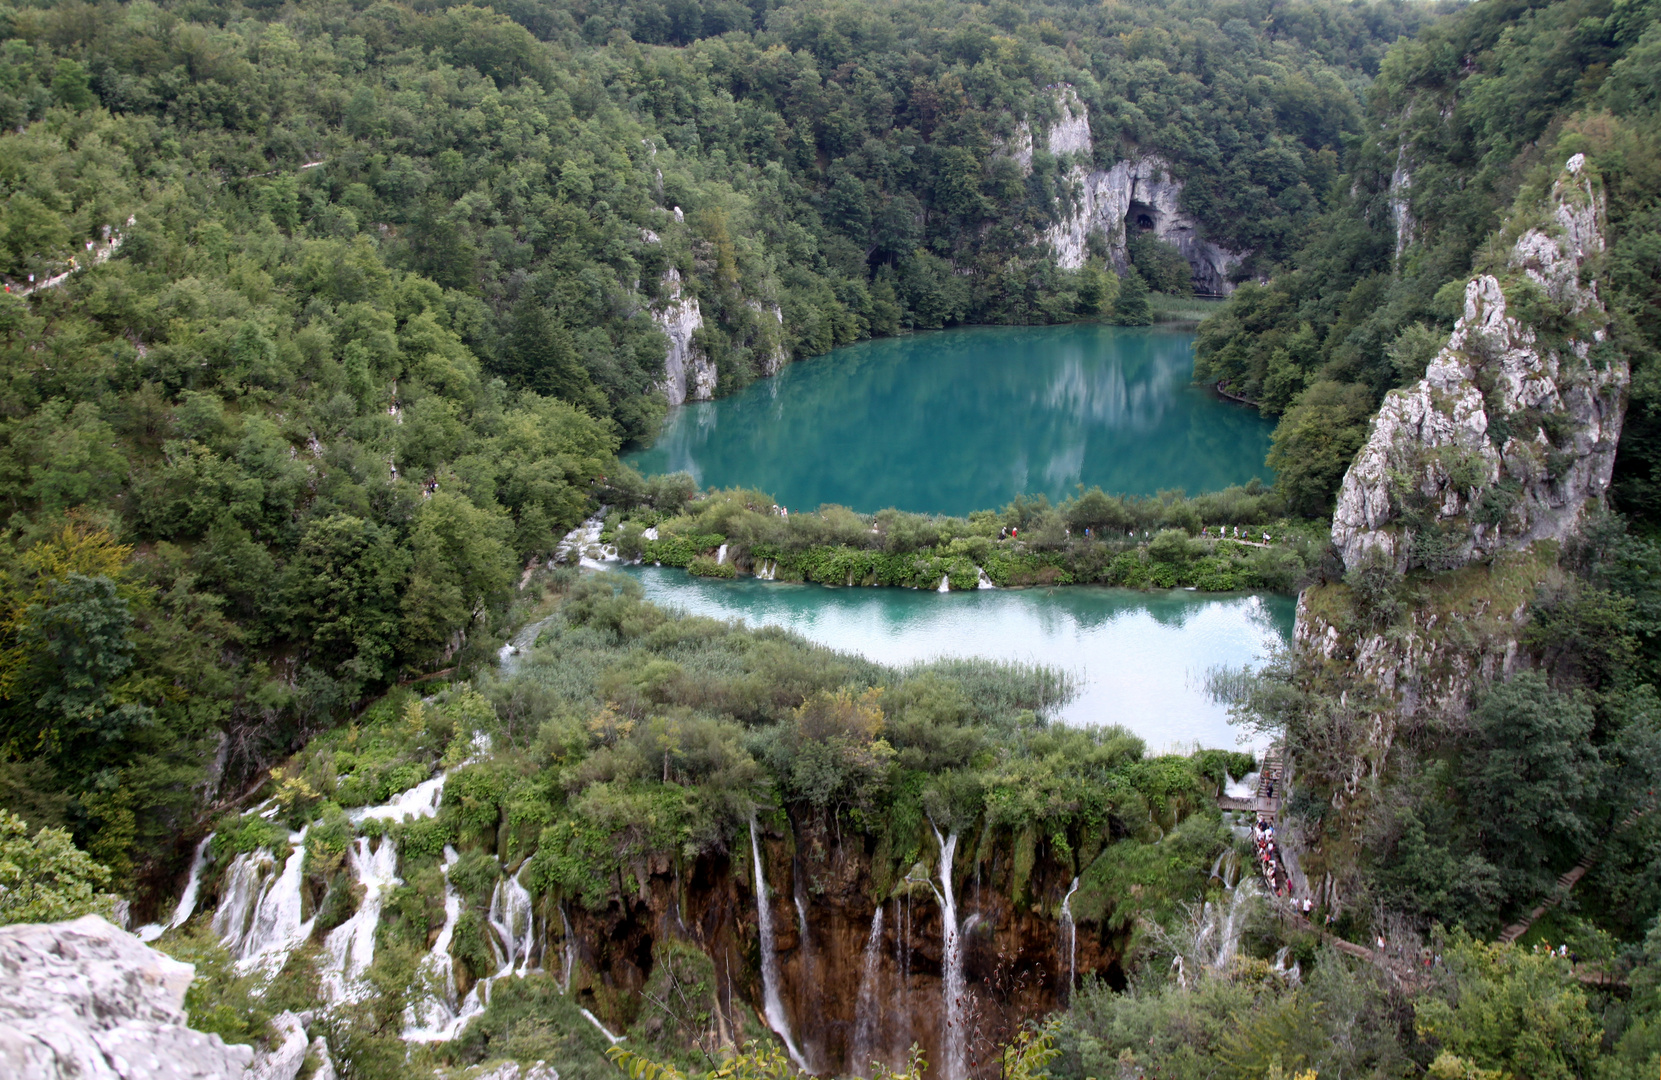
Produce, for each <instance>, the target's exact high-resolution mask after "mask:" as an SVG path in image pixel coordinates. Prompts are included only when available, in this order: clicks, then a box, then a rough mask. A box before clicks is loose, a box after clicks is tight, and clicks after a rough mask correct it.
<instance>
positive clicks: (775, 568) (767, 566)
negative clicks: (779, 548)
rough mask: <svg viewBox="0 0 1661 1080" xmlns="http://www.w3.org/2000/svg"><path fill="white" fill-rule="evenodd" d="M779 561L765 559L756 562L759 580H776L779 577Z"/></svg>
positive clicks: (757, 578)
mask: <svg viewBox="0 0 1661 1080" xmlns="http://www.w3.org/2000/svg"><path fill="white" fill-rule="evenodd" d="M778 573H779V561H778V560H777V559H763V560H761V561H760V562H758V563H756V580H757V581H774V580H776V579H777V578H778Z"/></svg>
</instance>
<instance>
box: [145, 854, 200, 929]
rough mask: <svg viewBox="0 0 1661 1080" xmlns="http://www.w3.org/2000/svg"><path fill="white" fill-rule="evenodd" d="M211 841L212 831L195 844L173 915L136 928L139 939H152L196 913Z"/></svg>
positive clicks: (178, 925)
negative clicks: (182, 890) (165, 919)
mask: <svg viewBox="0 0 1661 1080" xmlns="http://www.w3.org/2000/svg"><path fill="white" fill-rule="evenodd" d="M212 843H213V833H209V834H208V835H206V836H204V837H202V841H201V843H199V844H197V845H196V854H195V855H193V856H191V859H190V877H189V878H187V879H186V880H185V891H184V892H182V893H180V894H179V903H178V905H177V906H176V907H174V909H173V917H172V918H171V919H169V920H168V921H167V923H166V924H165V925H163V924H161V923H150V924H149V925H147V926H141V927H139V928H138V939H139V940H140V941H154V940H156V939H157V938H159V937H161V936H162V934H163V933H165V932H166V931H168V930H176V929H178V928H179V927H181V926H183V925H184V924H185V923H186V922H188V921H189V920H190V917H191V916H192V915H194V914H196V898H197V896H198V895H199V894H200V893H201V891H202V871H203V870H204V869H206V867H207V865H208V846H209V845H211V844H212Z"/></svg>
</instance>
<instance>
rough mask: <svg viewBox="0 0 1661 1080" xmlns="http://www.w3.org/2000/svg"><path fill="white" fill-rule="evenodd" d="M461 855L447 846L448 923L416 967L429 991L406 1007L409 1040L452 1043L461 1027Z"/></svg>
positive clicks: (445, 883)
mask: <svg viewBox="0 0 1661 1080" xmlns="http://www.w3.org/2000/svg"><path fill="white" fill-rule="evenodd" d="M460 857H461V856H459V855H457V854H456V849H455V848H453V847H451V846H450V845H448V844H446V845H444V862H443V864H442V865H441V866H440V867H439V869H440V870H441V871H442V872H443V874H444V926H443V928H442V929H440V930H439V932H438V937H437V938H436V939H434V941H433V947H432V948H431V949H429V950H428V951H427V955H426V956H424V957H422V958H421V966H420V967H418V968H417V969H416V978H417V979H418V980H419V981H420V983H421V984H422V985H423V986H425V988H426V989H427V990H428V991H429V994H428V996H426V997H423V998H421V999H419V1000H417V1001H412V1002H410V1004H408V1005H406V1006H405V1007H404V1039H405V1040H406V1041H407V1042H448V1041H449V1040H451V1039H453V1038H455V1036H456V1032H457V1031H458V1030H460V1029H459V1028H457V1027H456V1026H455V1023H456V966H455V961H454V960H452V959H451V958H450V942H451V941H452V940H454V939H455V936H456V920H457V919H459V918H460V917H461V894H460V893H458V892H456V887H455V886H454V885H452V884H450V868H451V867H452V866H454V865H456V860H457V859H459V858H460Z"/></svg>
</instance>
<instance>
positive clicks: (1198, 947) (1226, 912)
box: [1179, 849, 1258, 972]
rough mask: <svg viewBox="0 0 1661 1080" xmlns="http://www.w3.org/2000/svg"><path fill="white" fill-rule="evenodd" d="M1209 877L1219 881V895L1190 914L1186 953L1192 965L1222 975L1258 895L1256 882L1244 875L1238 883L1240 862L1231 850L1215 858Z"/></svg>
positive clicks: (1232, 956) (1236, 949) (1237, 947)
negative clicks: (1197, 964) (1190, 931)
mask: <svg viewBox="0 0 1661 1080" xmlns="http://www.w3.org/2000/svg"><path fill="white" fill-rule="evenodd" d="M1211 876H1212V877H1215V878H1219V879H1221V881H1222V883H1223V895H1222V897H1221V898H1220V899H1217V900H1207V901H1206V902H1205V903H1204V904H1203V905H1202V906H1201V907H1200V908H1199V910H1198V911H1197V912H1194V913H1193V915H1192V917H1191V920H1190V924H1191V926H1192V933H1191V934H1190V939H1189V947H1188V952H1189V955H1190V957H1191V958H1192V959H1193V960H1194V961H1195V962H1197V963H1199V964H1202V965H1204V966H1205V967H1207V968H1210V969H1211V970H1212V971H1214V972H1222V971H1225V970H1227V969H1228V966H1229V964H1231V963H1232V962H1233V961H1234V957H1235V954H1236V953H1238V952H1239V951H1240V935H1241V934H1242V933H1243V932H1244V931H1245V928H1246V916H1247V915H1248V914H1249V913H1250V911H1251V907H1252V905H1253V904H1254V903H1255V902H1256V900H1257V896H1258V890H1257V879H1256V877H1252V876H1248V877H1247V878H1246V879H1245V880H1243V881H1242V880H1240V861H1239V858H1238V856H1236V855H1235V853H1234V851H1233V849H1230V850H1228V851H1225V852H1223V854H1221V855H1219V856H1218V857H1217V861H1216V862H1215V863H1213V864H1212V867H1211ZM1179 959H1180V958H1179ZM1184 970H1185V971H1186V965H1184Z"/></svg>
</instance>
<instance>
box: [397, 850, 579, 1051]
mask: <svg viewBox="0 0 1661 1080" xmlns="http://www.w3.org/2000/svg"><path fill="white" fill-rule="evenodd" d="M444 851H445V855H446V857H448V856H449V855H450V854H451V851H450V849H449V848H448V847H446V848H445V849H444ZM526 865H529V864H528V863H527V864H526ZM524 872H525V867H524V866H521V867H520V868H519V873H520V874H523V873H524ZM449 881H450V875H449V863H448V862H446V864H445V874H444V882H445V893H444V898H445V907H444V913H445V917H446V920H447V922H446V924H445V926H446V930H445V933H451V932H453V929H452V928H453V926H454V920H453V919H452V918H450V906H449V905H450V897H451V896H452V895H453V894H452V893H451V891H450V886H449ZM457 904H458V907H457V912H458V914H459V912H460V907H459V904H460V900H459V898H458V899H457ZM486 918H487V919H488V921H489V923H490V928H491V929H492V930H493V931H495V935H494V936H493V937H491V938H489V939H488V940H489V941H490V949H491V952H492V953H493V954H494V955H495V956H496V957H497V959H498V961H499V962H500V964H501V966H500V967H498V968H497V969H496V973H495V974H493V975H487V976H485V977H484V978H482V979H480V980H478V981H477V982H475V983H474V984H473V988H472V989H471V990H469V991H467V996H466V997H465V998H463V999H462V1002H461V1008H460V1009H458V1010H457V1011H456V1012H455V1014H454V1016H453V1017H451V1018H450V1019H449V1020H448V1021H447V1022H445V1023H442V1024H433V1023H430V1022H428V1021H423V1022H424V1024H425V1026H424V1027H421V1028H419V1029H416V1030H414V1031H412V1030H411V1029H410V1014H409V1012H407V1011H406V1012H405V1014H404V1023H405V1034H404V1038H406V1039H408V1040H410V1041H411V1042H448V1041H449V1040H451V1039H453V1038H455V1037H456V1035H457V1034H459V1033H460V1032H461V1031H462V1029H463V1028H465V1027H466V1026H467V1025H468V1023H469V1022H470V1021H471V1020H472V1019H473V1018H474V1017H475V1016H478V1015H479V1014H480V1013H482V1012H484V1010H485V1006H487V1005H489V1004H490V987H491V985H492V984H493V983H495V982H496V980H498V979H501V978H504V977H506V976H508V975H519V976H521V977H523V976H524V975H525V973H526V972H528V971H530V970H531V966H530V962H531V951H532V947H533V945H534V944H535V940H536V935H535V932H534V925H535V920H534V918H533V916H532V911H531V894H530V892H529V891H527V890H526V888H525V886H524V885H523V884H521V883H520V881H519V876H518V875H515V876H513V877H511V878H509V877H504V878H499V879H497V882H496V888H495V891H494V892H492V893H491V894H490V911H489V912H488V913H487V915H486ZM567 929H569V924H567ZM440 938H441V939H443V943H444V946H445V950H446V953H445V960H443V961H436V960H435V961H434V965H435V966H437V965H438V964H440V963H442V964H443V966H444V968H445V970H452V969H450V967H449V959H448V955H449V954H448V949H449V944H450V943H449V940H448V938H445V937H444V934H440ZM498 939H500V940H498ZM433 949H434V951H435V952H436V951H437V949H438V945H437V944H435V945H434V946H433ZM431 955H432V954H429V958H430V957H431ZM516 964H517V967H516V966H515V965H516ZM451 985H452V986H453V985H454V983H453V981H452V983H451ZM451 992H452V993H454V991H453V990H452V991H451ZM446 1011H448V1009H447V1008H446ZM430 1015H431V1014H429V1016H430ZM440 1015H442V1014H440Z"/></svg>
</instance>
